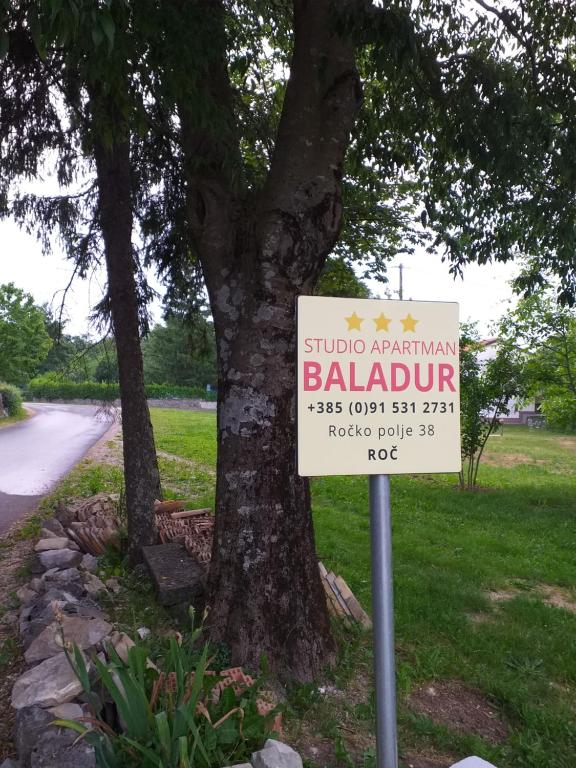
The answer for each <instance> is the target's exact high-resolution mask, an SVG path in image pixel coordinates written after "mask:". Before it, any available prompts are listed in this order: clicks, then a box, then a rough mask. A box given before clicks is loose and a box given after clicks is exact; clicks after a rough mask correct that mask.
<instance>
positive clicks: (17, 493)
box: [0, 403, 110, 534]
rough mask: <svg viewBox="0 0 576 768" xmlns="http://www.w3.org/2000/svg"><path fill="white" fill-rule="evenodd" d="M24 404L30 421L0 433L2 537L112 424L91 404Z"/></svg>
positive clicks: (1, 430)
mask: <svg viewBox="0 0 576 768" xmlns="http://www.w3.org/2000/svg"><path fill="white" fill-rule="evenodd" d="M26 405H27V408H29V409H30V410H31V411H33V412H34V416H32V418H30V419H27V420H26V421H21V422H18V423H17V424H14V425H13V426H10V427H4V428H3V429H0V534H2V533H4V532H5V531H6V530H7V529H8V527H9V526H10V524H11V523H13V522H14V520H17V519H18V518H19V517H21V516H22V515H23V514H25V513H26V512H31V511H32V510H33V509H35V507H36V506H37V504H38V502H39V500H40V499H41V498H42V496H44V495H45V494H46V493H48V492H49V491H50V490H51V488H53V487H54V485H55V484H56V483H57V482H58V480H59V479H60V478H61V477H62V476H63V475H65V474H66V472H68V470H69V469H71V468H72V467H73V466H74V464H76V462H77V461H78V460H79V459H81V458H82V456H84V454H85V453H86V451H88V449H89V448H90V447H91V446H92V445H94V443H95V442H96V441H97V440H98V439H99V438H100V437H101V436H102V435H103V434H104V432H106V430H107V429H108V427H109V426H110V421H108V420H106V418H104V417H101V416H99V415H98V414H97V411H98V407H97V406H95V405H54V404H50V405H48V404H44V403H30V404H26Z"/></svg>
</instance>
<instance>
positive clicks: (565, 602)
mask: <svg viewBox="0 0 576 768" xmlns="http://www.w3.org/2000/svg"><path fill="white" fill-rule="evenodd" d="M536 589H537V590H538V592H539V593H540V594H541V595H542V598H543V600H544V602H545V603H546V605H551V606H553V607H554V608H563V609H564V610H565V611H570V612H571V613H576V600H574V598H573V597H572V595H571V594H570V593H569V592H568V591H567V590H565V589H561V588H560V587H554V586H553V585H552V584H539V585H538V586H537V587H536Z"/></svg>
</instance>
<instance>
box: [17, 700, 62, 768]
mask: <svg viewBox="0 0 576 768" xmlns="http://www.w3.org/2000/svg"><path fill="white" fill-rule="evenodd" d="M53 719H54V717H53V716H52V715H51V714H50V713H49V712H47V711H46V710H45V709H41V708H40V707H24V708H23V709H19V710H17V712H16V717H15V720H14V743H15V745H16V751H17V753H18V758H19V760H20V763H21V765H22V768H28V767H29V765H30V755H31V753H32V750H33V749H34V747H35V746H36V742H37V741H38V739H39V738H40V735H41V734H42V733H43V732H44V731H45V730H46V729H47V728H49V727H50V723H51V722H52V720H53Z"/></svg>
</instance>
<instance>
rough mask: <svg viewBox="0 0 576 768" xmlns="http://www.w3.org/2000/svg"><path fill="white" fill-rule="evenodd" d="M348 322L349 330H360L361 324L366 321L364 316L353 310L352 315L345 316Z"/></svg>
mask: <svg viewBox="0 0 576 768" xmlns="http://www.w3.org/2000/svg"><path fill="white" fill-rule="evenodd" d="M344 319H345V320H346V322H347V323H348V330H349V331H359V330H360V325H361V324H362V323H363V322H364V318H363V317H358V315H357V314H356V312H352V314H351V315H350V317H346V318H344Z"/></svg>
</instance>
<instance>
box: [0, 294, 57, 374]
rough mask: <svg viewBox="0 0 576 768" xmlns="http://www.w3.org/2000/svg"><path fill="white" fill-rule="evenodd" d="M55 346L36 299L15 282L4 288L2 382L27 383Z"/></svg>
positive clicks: (0, 319)
mask: <svg viewBox="0 0 576 768" xmlns="http://www.w3.org/2000/svg"><path fill="white" fill-rule="evenodd" d="M51 346H52V340H51V339H50V336H49V335H48V333H47V331H46V328H45V326H44V313H43V311H42V310H41V309H40V308H39V307H37V306H36V305H35V304H34V299H33V298H32V296H30V294H28V293H25V292H24V291H23V290H21V289H20V288H16V286H15V285H14V283H8V284H7V285H0V379H3V380H4V381H6V382H8V383H9V384H23V383H25V382H26V381H27V380H28V379H30V378H31V377H32V376H33V375H34V373H35V372H36V370H37V368H38V365H39V364H40V363H41V362H42V361H43V360H44V358H45V357H46V355H47V354H48V351H49V350H50V347H51Z"/></svg>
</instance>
